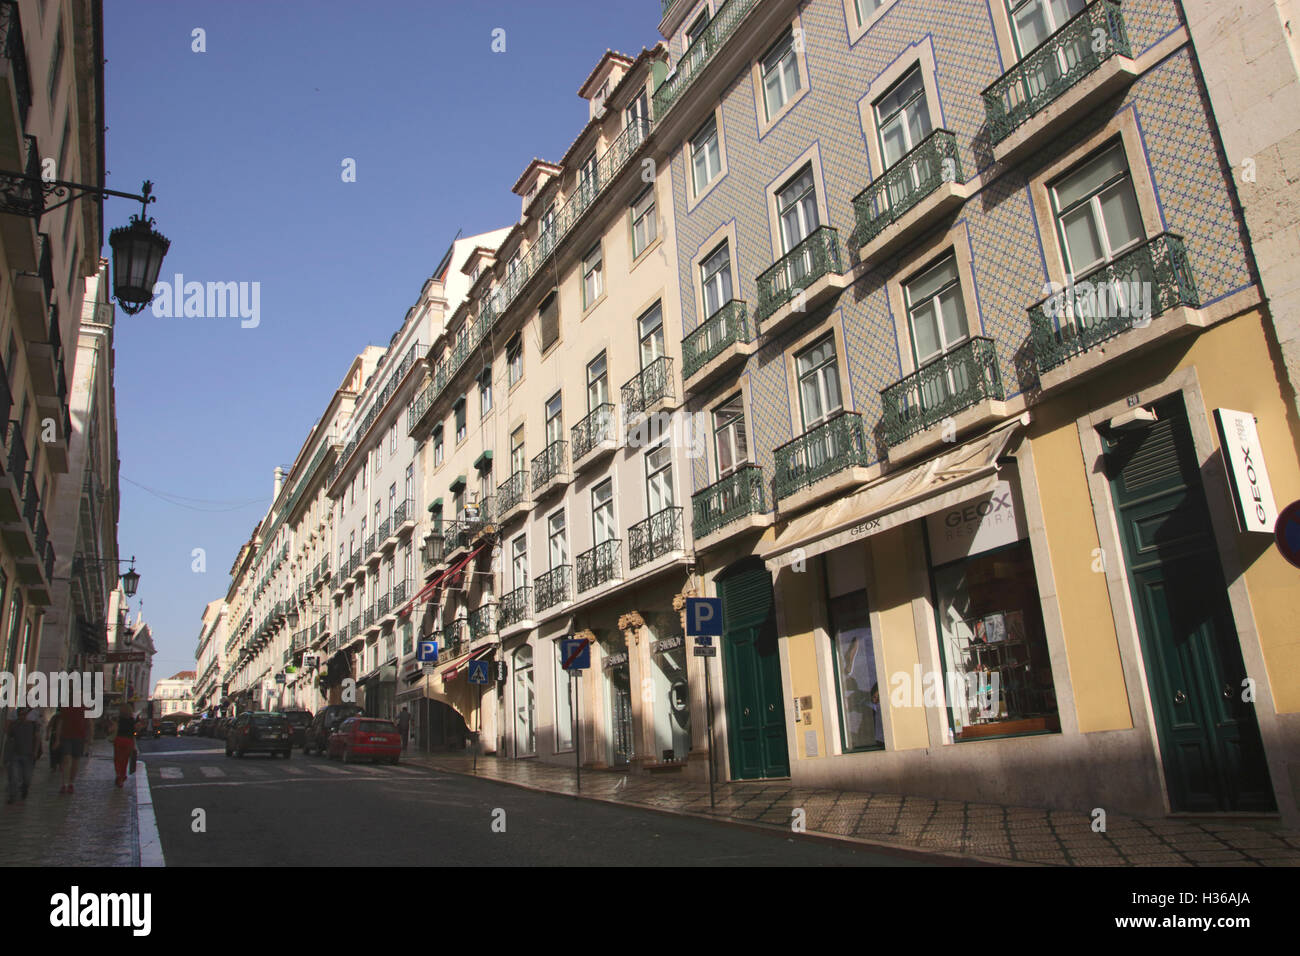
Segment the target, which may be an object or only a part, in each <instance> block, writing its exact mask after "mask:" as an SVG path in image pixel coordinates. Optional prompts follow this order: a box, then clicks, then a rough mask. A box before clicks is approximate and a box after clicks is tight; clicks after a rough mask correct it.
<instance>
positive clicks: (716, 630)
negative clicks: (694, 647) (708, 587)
mask: <svg viewBox="0 0 1300 956" xmlns="http://www.w3.org/2000/svg"><path fill="white" fill-rule="evenodd" d="M686 633H687V634H690V635H691V636H695V635H697V634H712V635H715V636H717V637H721V636H722V598H687V599H686Z"/></svg>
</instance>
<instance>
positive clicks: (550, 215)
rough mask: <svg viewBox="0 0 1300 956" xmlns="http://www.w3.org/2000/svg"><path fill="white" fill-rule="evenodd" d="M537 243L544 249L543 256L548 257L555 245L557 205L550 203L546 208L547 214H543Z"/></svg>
mask: <svg viewBox="0 0 1300 956" xmlns="http://www.w3.org/2000/svg"><path fill="white" fill-rule="evenodd" d="M537 243H538V245H540V246H541V247H542V255H546V253H548V252H549V251H550V250H551V248H552V247H553V246H554V245H555V203H550V204H549V205H548V206H547V207H546V212H544V213H542V223H541V226H540V227H539V228H538V230H537Z"/></svg>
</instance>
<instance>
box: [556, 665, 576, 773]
mask: <svg viewBox="0 0 1300 956" xmlns="http://www.w3.org/2000/svg"><path fill="white" fill-rule="evenodd" d="M552 643H553V645H554V647H555V752H556V753H557V754H558V753H564V752H565V751H571V750H573V676H572V675H571V674H570V673H569V672H568V671H566V670H565V669H564V643H563V642H562V641H553V642H552Z"/></svg>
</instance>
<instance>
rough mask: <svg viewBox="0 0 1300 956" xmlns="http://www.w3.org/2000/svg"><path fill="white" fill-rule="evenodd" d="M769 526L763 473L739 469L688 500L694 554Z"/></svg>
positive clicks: (744, 467) (753, 467) (750, 467)
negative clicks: (743, 533)
mask: <svg viewBox="0 0 1300 956" xmlns="http://www.w3.org/2000/svg"><path fill="white" fill-rule="evenodd" d="M771 524H772V514H771V513H770V512H769V511H768V510H767V492H766V489H765V488H764V487H763V469H761V468H759V467H758V466H757V465H741V466H740V467H739V468H737V469H736V470H735V471H733V472H732V473H731V474H729V475H728V476H727V477H725V478H723V479H722V480H721V481H718V482H715V483H714V484H712V485H709V487H707V488H705V489H704V490H702V491H697V492H696V493H695V494H694V495H692V496H691V530H692V532H693V534H694V536H695V550H696V551H705V550H708V549H709V548H711V547H713V546H714V545H716V544H720V543H722V542H723V541H729V540H731V539H732V538H734V537H735V536H736V535H738V534H741V533H742V532H745V531H749V530H753V529H762V528H766V527H768V526H770V525H771Z"/></svg>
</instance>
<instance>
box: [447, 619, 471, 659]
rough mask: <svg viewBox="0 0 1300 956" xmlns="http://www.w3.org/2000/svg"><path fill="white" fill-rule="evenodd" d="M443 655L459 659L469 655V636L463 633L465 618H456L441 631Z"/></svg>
mask: <svg viewBox="0 0 1300 956" xmlns="http://www.w3.org/2000/svg"><path fill="white" fill-rule="evenodd" d="M442 647H443V655H444V656H446V657H447V658H452V657H460V656H461V655H462V654H467V653H469V635H468V634H466V633H465V618H463V617H458V618H456V620H454V621H452V622H451V623H450V624H448V625H447V626H446V627H444V628H443V629H442Z"/></svg>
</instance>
